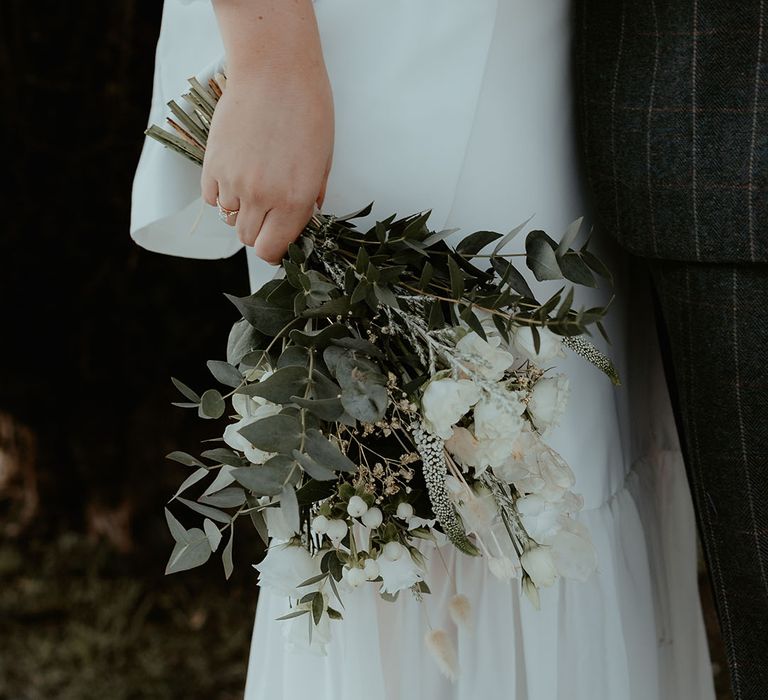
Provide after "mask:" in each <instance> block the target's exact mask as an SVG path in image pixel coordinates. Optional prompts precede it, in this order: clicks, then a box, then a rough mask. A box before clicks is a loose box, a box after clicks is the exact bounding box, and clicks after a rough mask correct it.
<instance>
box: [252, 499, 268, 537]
mask: <svg viewBox="0 0 768 700" xmlns="http://www.w3.org/2000/svg"><path fill="white" fill-rule="evenodd" d="M249 505H251V508H253V505H252V504H250V501H249ZM249 515H250V516H251V522H252V523H253V527H254V528H256V532H257V533H258V534H259V537H260V538H261V541H262V542H263V543H264V544H265V546H269V530H267V523H266V521H265V520H264V514H263V513H262V512H261V511H258V510H251V511H250V512H249Z"/></svg>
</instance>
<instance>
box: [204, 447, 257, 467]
mask: <svg viewBox="0 0 768 700" xmlns="http://www.w3.org/2000/svg"><path fill="white" fill-rule="evenodd" d="M200 456H201V457H205V458H206V459H210V460H212V461H214V462H216V463H218V464H225V465H228V466H230V467H242V466H244V463H243V462H244V460H243V458H242V457H241V456H240V455H239V454H237V452H235V451H234V450H230V449H229V448H228V447H215V448H214V449H212V450H206V451H205V452H203V453H202V454H201V455H200ZM246 463H247V462H246Z"/></svg>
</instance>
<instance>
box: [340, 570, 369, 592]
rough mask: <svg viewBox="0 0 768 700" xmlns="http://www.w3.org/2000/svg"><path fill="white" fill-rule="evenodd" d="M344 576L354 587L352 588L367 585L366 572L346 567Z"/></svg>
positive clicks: (343, 572)
mask: <svg viewBox="0 0 768 700" xmlns="http://www.w3.org/2000/svg"><path fill="white" fill-rule="evenodd" d="M342 575H343V576H344V580H345V581H346V582H347V583H348V584H349V585H350V586H352V588H357V587H358V586H359V585H360V584H362V583H365V580H366V576H365V572H364V571H363V570H362V569H359V568H357V567H354V568H351V569H350V568H347V567H344V569H343V570H342Z"/></svg>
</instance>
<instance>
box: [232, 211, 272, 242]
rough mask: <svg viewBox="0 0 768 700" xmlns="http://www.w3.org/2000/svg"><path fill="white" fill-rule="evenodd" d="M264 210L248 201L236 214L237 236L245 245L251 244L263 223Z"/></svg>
mask: <svg viewBox="0 0 768 700" xmlns="http://www.w3.org/2000/svg"><path fill="white" fill-rule="evenodd" d="M265 215H266V210H265V209H264V208H263V207H260V206H259V205H258V204H255V203H250V204H247V205H245V206H244V207H243V210H242V211H241V212H240V213H239V214H238V215H237V237H238V238H239V239H240V240H241V241H242V242H243V243H245V245H253V244H254V243H255V242H256V239H257V237H258V236H259V235H260V234H259V232H260V231H261V229H262V224H263V223H264V216H265Z"/></svg>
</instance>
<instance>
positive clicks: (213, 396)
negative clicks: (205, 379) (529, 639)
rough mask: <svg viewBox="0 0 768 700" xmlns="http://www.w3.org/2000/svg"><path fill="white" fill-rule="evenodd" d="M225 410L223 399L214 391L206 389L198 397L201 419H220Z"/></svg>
mask: <svg viewBox="0 0 768 700" xmlns="http://www.w3.org/2000/svg"><path fill="white" fill-rule="evenodd" d="M226 408H227V406H226V404H225V403H224V399H223V398H222V396H221V394H220V393H219V392H218V391H216V389H208V391H206V392H205V393H204V394H203V395H202V396H201V397H200V411H199V415H200V417H201V418H221V417H222V416H223V415H224V411H225V410H226Z"/></svg>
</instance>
